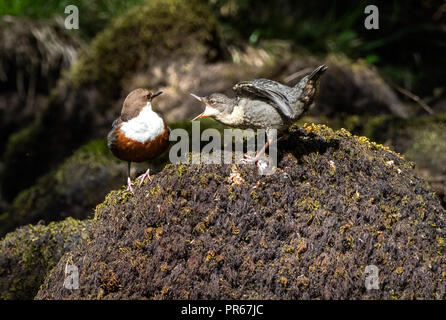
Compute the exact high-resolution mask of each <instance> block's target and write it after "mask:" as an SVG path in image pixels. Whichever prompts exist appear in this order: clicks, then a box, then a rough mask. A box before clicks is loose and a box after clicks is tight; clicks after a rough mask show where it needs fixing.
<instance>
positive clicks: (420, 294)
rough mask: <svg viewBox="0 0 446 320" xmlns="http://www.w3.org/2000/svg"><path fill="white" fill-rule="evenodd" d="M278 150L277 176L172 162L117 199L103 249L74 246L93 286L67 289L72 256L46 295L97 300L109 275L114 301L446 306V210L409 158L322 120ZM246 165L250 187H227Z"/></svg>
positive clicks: (250, 168)
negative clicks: (370, 269) (417, 301)
mask: <svg viewBox="0 0 446 320" xmlns="http://www.w3.org/2000/svg"><path fill="white" fill-rule="evenodd" d="M279 150H281V153H282V154H283V155H282V156H281V157H280V159H279V161H278V169H277V171H276V172H275V174H273V175H268V176H260V175H258V172H257V168H256V166H254V165H188V166H186V167H187V170H186V171H185V172H184V174H183V175H182V176H181V177H179V176H178V175H177V172H178V169H179V167H181V166H184V164H181V165H180V164H172V165H170V166H168V167H166V168H165V169H164V170H163V171H161V172H159V173H158V174H156V175H155V176H154V177H153V180H152V182H151V183H150V184H147V185H145V186H143V187H141V188H137V189H136V192H135V195H134V196H132V197H131V199H130V200H128V201H126V202H123V203H118V202H117V201H115V200H116V199H117V198H118V197H119V194H113V195H112V196H111V198H110V199H109V201H108V203H107V204H106V205H104V206H101V209H100V215H99V216H97V218H96V220H95V222H96V223H95V227H94V232H92V233H91V234H92V236H91V238H90V241H89V242H88V243H84V244H83V245H82V246H81V247H80V248H78V249H76V250H74V251H72V259H73V262H74V263H75V264H76V265H79V268H80V269H82V270H89V272H88V273H86V274H85V276H84V277H83V279H82V290H77V291H67V290H66V291H61V290H59V289H58V288H59V287H60V283H61V281H62V279H63V277H64V273H63V272H64V266H65V263H66V261H65V259H61V261H60V262H59V264H58V266H57V267H56V268H55V269H54V272H52V274H51V276H50V277H48V278H47V279H46V281H45V283H44V285H43V286H42V289H41V290H40V292H39V294H38V295H37V298H38V299H79V298H95V297H97V296H98V295H99V294H100V292H99V290H100V289H99V288H98V286H97V285H96V283H97V282H98V281H99V283H101V281H107V279H108V278H109V274H110V270H112V272H113V274H114V275H115V277H116V278H115V280H116V282H117V283H119V285H120V286H119V287H118V286H114V287H113V288H109V290H107V291H106V292H104V293H103V294H101V295H100V296H101V298H104V299H125V298H132V299H142V298H150V299H160V298H163V299H175V298H178V299H181V298H184V297H188V298H189V299H198V298H202V299H240V298H245V299H249V298H255V299H298V298H302V299H310V298H324V299H361V298H363V299H366V298H372V299H391V298H392V297H393V296H395V297H398V298H399V299H405V298H428V299H433V298H444V297H443V293H444V292H445V290H444V289H445V288H444V286H445V285H446V283H445V282H443V281H440V280H441V279H442V278H443V276H442V272H446V261H445V259H444V257H443V256H442V255H441V254H439V252H441V251H442V250H443V247H444V240H442V239H445V236H446V224H445V213H446V212H445V210H444V209H443V208H442V207H441V205H440V203H439V201H438V199H436V198H435V197H434V196H433V195H432V192H431V191H430V190H429V188H427V187H426V185H425V183H424V181H422V180H421V179H419V178H418V177H417V176H416V175H414V172H413V169H412V166H411V165H410V163H408V162H407V161H405V160H404V159H403V158H401V156H399V155H398V154H396V153H394V152H392V151H389V150H386V149H385V148H382V147H378V146H376V145H375V144H373V143H371V142H370V141H368V140H366V139H363V138H360V137H355V136H352V135H351V134H350V133H349V132H348V131H346V130H339V131H333V130H332V129H330V128H328V127H326V126H322V125H319V126H318V125H311V124H309V125H306V126H304V128H298V127H293V128H292V130H291V137H290V138H289V139H288V140H286V141H282V142H280V143H279ZM332 162H334V163H335V165H336V170H335V171H334V172H333V170H332ZM389 162H392V165H388V164H387V163H389ZM397 169H399V171H398V170H397ZM234 171H236V172H238V173H239V174H240V176H243V181H242V182H240V183H237V184H235V183H233V182H232V181H231V179H228V178H229V177H230V176H231V173H233V172H234ZM203 176H208V177H209V179H208V182H207V183H206V185H204V186H202V187H200V188H198V187H196V186H200V183H201V181H202V177H203ZM158 186H159V191H158V192H156V193H154V194H150V190H151V189H152V188H154V187H158ZM191 186H192V187H191ZM193 186H195V187H193ZM229 186H231V188H229ZM254 190H255V196H254V197H253V196H252V195H253V194H252V191H254ZM185 191H187V192H185ZM234 193H236V194H237V197H236V198H232V199H231V195H232V194H234ZM148 195H149V196H148ZM278 195H280V196H278ZM112 199H115V200H112ZM417 210H422V211H423V217H420V216H419V215H418V214H416V212H417ZM414 213H415V214H414ZM156 230H161V231H162V233H161V234H160V232H158V231H156ZM157 234H158V236H157ZM147 239H149V240H147ZM408 239H410V241H408ZM134 244H137V245H136V246H135V245H134ZM118 248H121V249H118ZM124 249H125V250H124ZM420 256H422V257H423V259H419V258H418V257H420ZM98 261H108V264H107V268H102V267H100V266H98ZM395 261H398V262H401V263H403V262H404V265H401V266H403V272H402V273H401V274H399V273H397V272H395V270H396V268H398V267H399V266H400V265H396V263H395ZM368 265H376V266H377V267H378V268H379V276H380V289H379V290H373V291H367V290H366V287H365V278H366V276H365V274H364V270H365V268H366V267H367V266H368ZM398 272H399V270H398ZM166 288H169V290H166Z"/></svg>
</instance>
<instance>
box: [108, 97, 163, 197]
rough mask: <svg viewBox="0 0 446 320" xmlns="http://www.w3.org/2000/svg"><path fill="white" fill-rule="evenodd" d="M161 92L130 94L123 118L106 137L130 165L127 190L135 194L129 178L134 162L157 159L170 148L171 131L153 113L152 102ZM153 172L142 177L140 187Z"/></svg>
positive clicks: (122, 113) (123, 110) (113, 149)
mask: <svg viewBox="0 0 446 320" xmlns="http://www.w3.org/2000/svg"><path fill="white" fill-rule="evenodd" d="M161 93H162V92H161V91H159V92H156V93H152V92H150V91H149V90H147V89H136V90H133V91H132V92H130V93H129V95H128V96H127V97H126V98H125V100H124V104H123V106H122V111H121V115H120V117H119V118H118V119H116V120H115V121H114V122H113V125H112V130H111V131H110V133H109V134H108V136H107V142H108V143H107V145H108V148H109V149H110V150H111V152H112V153H113V154H114V155H115V156H116V157H117V158H119V159H121V160H124V161H127V162H128V178H127V184H128V187H127V190H128V191H130V192H133V188H132V187H133V185H134V184H133V182H132V180H131V178H130V166H131V163H132V162H142V161H147V160H151V159H154V158H156V157H158V156H159V155H161V154H162V153H163V152H164V151H165V150H166V149H167V148H168V147H169V132H170V130H169V128H168V127H167V125H166V123H165V122H164V120H163V118H162V117H161V116H160V115H159V114H157V113H156V112H154V111H153V110H152V100H153V98H155V97H157V96H159V95H160V94H161ZM149 172H150V169H147V171H146V172H145V173H144V174H142V175H141V176H139V177H138V178H137V179H140V183H139V185H140V186H141V185H142V183H143V182H144V180H145V178H149V179H151V178H150V174H149Z"/></svg>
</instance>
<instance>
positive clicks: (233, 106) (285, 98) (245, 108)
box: [191, 65, 327, 162]
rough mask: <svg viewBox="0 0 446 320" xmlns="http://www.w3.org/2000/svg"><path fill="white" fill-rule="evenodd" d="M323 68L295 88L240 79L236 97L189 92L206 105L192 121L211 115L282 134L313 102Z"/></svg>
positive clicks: (227, 122) (228, 122)
mask: <svg viewBox="0 0 446 320" xmlns="http://www.w3.org/2000/svg"><path fill="white" fill-rule="evenodd" d="M325 70H327V67H326V66H325V65H321V66H319V67H317V68H316V69H314V70H313V72H311V73H310V74H309V75H307V76H305V77H303V78H302V79H301V80H300V81H299V82H298V83H297V84H296V86H294V87H288V86H286V85H283V84H280V83H278V82H275V81H272V80H268V79H255V80H252V81H245V82H240V83H238V84H236V85H235V86H234V87H233V90H234V91H235V94H236V97H235V98H229V97H227V96H226V95H224V94H221V93H213V94H211V95H210V96H207V97H198V96H196V95H194V94H191V95H192V96H193V97H195V98H196V99H198V100H199V101H200V102H201V103H203V104H204V106H205V110H204V111H203V112H202V113H201V114H200V115H198V116H197V117H195V118H194V119H192V121H194V120H196V119H199V118H204V117H212V118H214V119H215V120H217V121H219V122H221V123H223V124H225V125H227V126H230V127H234V128H240V129H265V130H266V131H267V132H268V130H271V129H276V130H277V131H278V133H279V134H280V133H284V132H285V131H286V130H287V129H288V128H289V127H290V125H291V124H292V123H293V122H295V121H296V120H297V119H299V118H300V117H301V116H302V115H303V114H304V113H305V112H306V111H307V110H308V108H309V107H310V105H311V104H312V103H313V100H314V97H315V95H316V93H317V89H318V86H319V79H320V77H321V75H322V74H323V73H324V72H325ZM285 136H286V134H285ZM272 142H273V141H272V140H268V141H267V143H266V144H265V146H264V147H263V148H262V150H261V151H260V152H259V153H258V154H257V156H256V157H255V158H253V159H252V160H253V162H257V161H258V160H259V158H260V156H261V155H262V154H263V153H264V152H265V150H266V148H267V147H268V146H269V145H270V144H271V143H272Z"/></svg>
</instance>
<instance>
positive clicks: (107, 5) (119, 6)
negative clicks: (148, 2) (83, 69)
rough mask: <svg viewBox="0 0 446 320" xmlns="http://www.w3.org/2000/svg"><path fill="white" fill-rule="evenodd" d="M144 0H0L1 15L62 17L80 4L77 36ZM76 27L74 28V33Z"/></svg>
mask: <svg viewBox="0 0 446 320" xmlns="http://www.w3.org/2000/svg"><path fill="white" fill-rule="evenodd" d="M143 1H144V0H125V1H117V0H94V1H90V0H77V1H72V0H51V1H48V0H0V16H2V15H5V14H7V15H14V16H26V17H30V18H34V19H49V18H53V17H54V16H62V17H65V13H64V11H65V7H66V6H68V5H76V6H77V7H78V8H79V25H80V26H81V27H80V28H79V30H78V31H79V36H80V37H82V38H84V39H90V38H92V37H93V36H94V35H95V34H96V33H97V32H99V31H100V30H102V29H103V28H104V27H105V25H106V24H107V23H108V22H109V21H110V20H111V19H112V18H114V17H116V16H119V15H121V14H122V13H124V12H125V11H126V10H127V9H129V8H131V7H133V6H134V5H136V4H139V3H141V2H143ZM74 32H76V31H73V33H74Z"/></svg>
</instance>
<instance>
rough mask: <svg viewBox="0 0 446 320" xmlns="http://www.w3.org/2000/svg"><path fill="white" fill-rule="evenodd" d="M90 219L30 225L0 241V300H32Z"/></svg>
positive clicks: (81, 236) (78, 240) (82, 235)
mask: <svg viewBox="0 0 446 320" xmlns="http://www.w3.org/2000/svg"><path fill="white" fill-rule="evenodd" d="M91 224H92V223H91V222H90V221H78V220H74V219H72V218H68V219H66V220H64V221H60V222H52V223H50V224H49V225H47V226H45V225H41V224H39V225H29V226H25V227H22V228H19V229H17V230H16V231H14V232H11V233H8V234H7V235H6V236H5V237H4V238H3V239H2V240H1V241H0V299H32V298H34V296H35V294H36V293H37V291H38V289H39V287H40V285H41V284H42V282H43V280H44V279H45V277H46V276H47V274H48V273H49V272H50V271H51V269H52V268H53V267H54V266H55V265H56V264H57V262H58V261H59V259H60V257H61V256H62V255H63V254H65V253H66V252H69V251H71V250H74V249H75V248H76V247H77V246H78V245H79V244H80V243H81V242H82V241H83V240H84V239H85V238H86V236H87V234H88V229H89V228H90V226H91Z"/></svg>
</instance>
